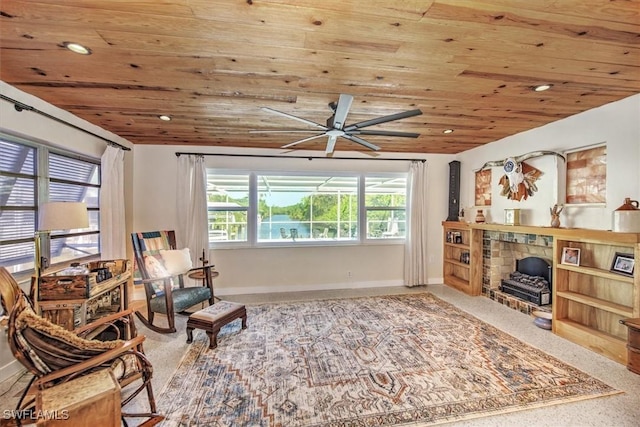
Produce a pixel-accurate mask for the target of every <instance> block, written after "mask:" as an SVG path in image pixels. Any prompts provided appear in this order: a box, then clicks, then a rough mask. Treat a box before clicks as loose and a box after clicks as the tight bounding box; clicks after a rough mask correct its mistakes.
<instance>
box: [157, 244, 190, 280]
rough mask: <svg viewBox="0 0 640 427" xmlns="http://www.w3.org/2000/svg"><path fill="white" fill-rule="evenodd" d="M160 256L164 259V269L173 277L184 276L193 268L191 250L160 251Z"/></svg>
mask: <svg viewBox="0 0 640 427" xmlns="http://www.w3.org/2000/svg"><path fill="white" fill-rule="evenodd" d="M160 256H161V257H162V263H163V264H164V268H165V269H166V270H167V272H169V274H170V275H172V276H175V275H178V274H184V273H186V272H187V271H189V270H190V269H191V267H192V266H193V263H192V262H191V254H190V253H189V248H184V249H173V250H164V249H160Z"/></svg>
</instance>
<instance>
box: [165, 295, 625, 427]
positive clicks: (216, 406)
mask: <svg viewBox="0 0 640 427" xmlns="http://www.w3.org/2000/svg"><path fill="white" fill-rule="evenodd" d="M247 312H248V325H249V327H248V329H246V330H243V331H241V329H240V321H239V320H236V321H235V322H233V323H231V324H229V325H228V326H226V327H225V328H223V330H222V331H221V332H220V334H219V335H218V348H217V349H216V350H209V349H208V348H207V346H208V340H207V337H206V335H205V334H204V333H203V332H202V331H196V333H195V334H194V336H195V340H194V343H193V344H192V346H191V348H190V349H189V350H188V351H187V354H186V355H185V357H184V358H183V360H182V361H181V362H180V364H179V367H178V369H177V371H176V373H175V374H174V375H173V377H172V378H171V379H170V380H169V382H168V383H167V385H166V386H165V388H164V390H163V392H162V393H161V394H160V395H161V398H160V399H159V411H160V413H162V414H164V415H166V416H167V419H166V421H165V422H164V423H163V424H162V425H164V426H183V425H184V426H186V425H192V426H195V425H198V426H282V427H292V426H334V427H337V426H363V427H364V426H402V425H434V424H439V423H443V422H450V421H454V420H462V419H469V418H477V417H482V416H488V415H495V414H499V413H505V412H512V411H518V410H523V409H528V408H534V407H539V406H545V405H552V404H559V403H565V402H571V401H576V400H581V399H589V398H594V397H599V396H605V395H609V394H614V393H618V391H616V390H614V389H613V388H611V387H609V386H608V385H606V384H604V383H602V382H601V381H598V380H596V379H594V378H592V377H590V376H589V375H586V374H585V373H583V372H581V371H579V370H577V369H575V368H573V367H571V366H568V365H566V364H565V363H563V362H561V361H559V360H557V359H555V358H553V357H551V356H549V355H547V354H545V353H544V352H542V351H540V350H537V349H535V348H533V347H530V346H528V345H527V344H525V343H523V342H521V341H519V340H517V339H515V338H514V337H512V336H511V335H508V334H506V333H503V332H501V331H500V330H498V329H496V328H494V327H492V326H490V325H488V324H486V323H484V322H482V321H480V320H479V319H477V318H475V317H473V316H471V315H469V314H467V313H465V312H463V311H461V310H459V309H457V308H456V307H454V306H453V305H451V304H449V303H446V302H444V301H442V300H440V299H438V298H437V297H435V296H433V295H431V294H418V295H402V296H385V297H367V298H353V299H335V300H321V301H309V302H295V303H278V304H263V305H257V306H247Z"/></svg>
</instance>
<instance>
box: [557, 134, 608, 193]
mask: <svg viewBox="0 0 640 427" xmlns="http://www.w3.org/2000/svg"><path fill="white" fill-rule="evenodd" d="M566 155H567V164H566V166H567V183H566V186H567V187H566V194H567V195H566V200H567V201H566V202H567V203H568V204H580V205H585V204H604V203H605V202H606V200H607V199H606V196H607V146H606V145H604V144H602V145H598V146H592V147H585V148H580V149H577V150H574V151H571V152H567V153H566ZM586 176H588V177H589V179H585V177H586Z"/></svg>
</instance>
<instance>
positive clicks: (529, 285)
mask: <svg viewBox="0 0 640 427" xmlns="http://www.w3.org/2000/svg"><path fill="white" fill-rule="evenodd" d="M551 277H552V274H551V264H550V263H549V261H547V260H545V259H544V258H539V257H528V258H523V259H519V260H516V271H514V272H512V273H510V274H509V278H508V279H502V280H501V281H500V290H501V291H502V292H504V293H506V294H509V295H513V296H516V297H518V298H520V299H523V300H525V301H528V302H531V303H533V304H536V305H548V304H551Z"/></svg>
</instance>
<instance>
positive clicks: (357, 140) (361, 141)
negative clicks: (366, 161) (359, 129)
mask: <svg viewBox="0 0 640 427" xmlns="http://www.w3.org/2000/svg"><path fill="white" fill-rule="evenodd" d="M342 137H343V138H346V139H348V140H349V141H353V142H355V143H357V144H360V145H364V146H365V147H367V148H370V149H372V150H373V151H378V150H379V149H380V147H378V146H377V145H374V144H372V143H370V142H368V141H365V140H364V139H362V138H358V137H357V136H354V135H349V134H346V133H345V134H344V135H342Z"/></svg>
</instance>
